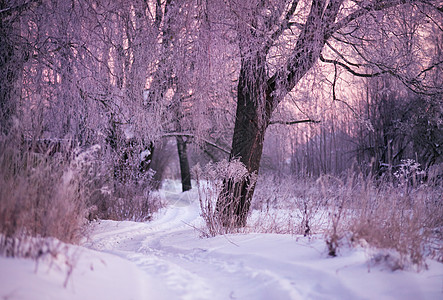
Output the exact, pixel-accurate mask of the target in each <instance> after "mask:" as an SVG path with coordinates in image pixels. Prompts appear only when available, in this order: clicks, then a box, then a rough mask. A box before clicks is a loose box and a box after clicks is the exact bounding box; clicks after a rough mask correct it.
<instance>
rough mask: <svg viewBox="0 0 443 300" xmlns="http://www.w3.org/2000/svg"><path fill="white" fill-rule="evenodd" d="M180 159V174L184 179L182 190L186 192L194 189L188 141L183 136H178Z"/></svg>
mask: <svg viewBox="0 0 443 300" xmlns="http://www.w3.org/2000/svg"><path fill="white" fill-rule="evenodd" d="M177 150H178V160H179V162H180V174H181V179H182V191H183V192H186V191H189V190H190V189H192V185H191V170H190V168H189V160H188V153H187V150H186V141H185V140H184V139H183V137H182V136H177Z"/></svg>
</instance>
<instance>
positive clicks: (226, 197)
mask: <svg viewBox="0 0 443 300" xmlns="http://www.w3.org/2000/svg"><path fill="white" fill-rule="evenodd" d="M226 6H227V7H226V10H227V11H229V13H231V15H232V16H234V17H235V20H236V22H233V27H234V30H235V34H236V38H237V40H238V46H239V52H240V71H239V77H238V86H237V112H236V119H235V129H234V134H233V140H232V150H231V154H230V158H231V160H232V159H239V160H240V161H241V162H242V163H243V164H244V165H245V166H246V168H247V170H248V172H249V174H250V175H252V174H254V173H257V172H258V170H259V166H260V159H261V155H262V150H263V141H264V136H265V133H266V129H267V127H268V125H269V123H270V120H271V116H272V113H273V112H274V110H275V109H276V107H277V106H278V105H279V103H281V102H282V101H283V99H284V98H285V97H286V96H287V95H288V94H289V93H291V92H293V91H294V90H296V85H297V84H298V83H299V81H300V80H301V79H302V78H303V77H304V76H305V75H306V74H307V73H308V72H309V71H310V70H311V69H312V68H313V67H314V65H316V64H317V63H319V61H321V62H323V63H326V64H331V65H332V66H334V68H336V69H337V68H344V69H345V70H346V71H347V72H348V73H349V74H351V75H353V76H362V77H365V76H376V75H378V74H384V73H387V74H391V75H392V76H395V77H396V78H398V79H400V80H401V81H402V82H403V83H404V84H405V85H407V86H408V87H409V88H410V89H411V90H414V91H416V92H421V93H441V89H438V87H433V86H427V83H428V82H427V80H426V78H425V77H426V73H428V72H429V73H431V72H432V71H435V70H433V69H435V66H436V65H438V64H441V61H438V62H431V63H427V64H426V63H424V64H422V65H415V67H416V68H413V67H412V65H411V64H408V65H402V64H399V63H398V62H399V61H401V62H402V63H405V61H407V58H408V55H407V54H408V50H407V49H405V48H404V47H405V45H406V44H407V43H403V44H402V42H403V41H399V42H400V43H395V42H393V43H392V45H389V46H390V47H391V49H390V50H391V51H392V52H394V53H395V55H401V56H402V58H405V59H403V60H399V59H395V60H389V59H387V57H386V56H385V57H383V56H382V55H377V52H378V51H380V49H381V47H380V46H387V45H388V44H383V42H385V41H384V40H383V38H384V39H386V36H387V35H388V36H395V34H396V33H397V32H395V30H396V29H397V28H398V27H397V26H395V27H394V26H388V25H390V24H397V23H398V22H399V21H398V20H399V18H400V17H401V16H402V15H401V14H400V15H399V14H397V12H405V13H407V12H409V11H414V12H416V11H420V10H426V11H429V10H431V11H432V12H433V13H432V14H433V15H435V19H434V18H433V19H432V20H433V21H434V22H437V24H439V23H440V22H441V10H442V7H439V6H438V3H437V2H432V1H414V0H383V1H352V2H350V1H349V2H347V1H343V0H331V1H323V0H312V1H297V0H294V1H292V0H291V1H253V0H251V1H234V0H232V1H226ZM414 16H416V14H414ZM420 16H421V17H420V18H418V17H417V18H418V19H417V18H416V19H414V22H427V21H429V19H427V16H426V13H423V14H420ZM234 17H233V18H234ZM429 18H431V17H429ZM380 20H382V21H383V22H382V24H381V25H378V21H380ZM400 21H402V20H400ZM440 28H441V27H440ZM422 29H423V30H426V28H425V27H422ZM410 42H413V43H420V42H421V41H417V40H415V41H410ZM378 43H382V44H381V45H380V44H378ZM396 47H399V48H396ZM396 50H399V51H396ZM418 50H419V49H418ZM388 51H389V49H386V51H385V52H388ZM328 56H333V58H332V59H331V58H328ZM391 56H392V55H391ZM409 58H410V55H409ZM403 67H405V68H403ZM359 68H360V69H363V68H364V69H365V70H366V71H368V72H367V73H365V72H361V71H359V70H358V69H359ZM335 86H336V80H334V81H333V85H332V87H333V89H334V88H335ZM440 88H441V87H440ZM333 95H334V98H335V97H336V96H335V92H334V90H333ZM337 100H339V99H337ZM253 178H254V177H253V176H249V177H246V178H245V179H243V180H242V181H240V182H235V181H234V180H233V179H231V178H227V179H226V180H225V184H224V190H223V191H222V193H221V195H220V197H219V199H218V202H217V211H218V213H219V214H220V216H221V219H222V220H224V221H223V222H224V225H225V226H232V225H233V224H234V226H244V225H245V224H246V218H247V214H248V211H249V206H250V202H251V198H252V195H253V192H254V187H255V181H254V179H253Z"/></svg>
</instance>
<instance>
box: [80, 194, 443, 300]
mask: <svg viewBox="0 0 443 300" xmlns="http://www.w3.org/2000/svg"><path fill="white" fill-rule="evenodd" d="M169 198H170V199H169V201H170V202H171V205H170V206H168V207H167V208H166V209H164V210H163V211H162V212H160V213H159V214H158V215H157V216H156V218H155V220H154V221H152V222H148V223H135V222H112V221H102V222H101V223H100V224H98V225H97V227H96V228H95V230H94V233H93V234H92V236H91V239H90V241H89V242H88V243H87V245H86V246H87V247H88V248H91V249H94V250H98V251H101V252H107V253H110V254H113V255H117V256H119V257H122V258H124V259H126V260H129V261H131V262H133V263H134V264H135V265H136V266H137V267H138V268H139V269H140V270H142V271H143V272H145V273H146V274H148V275H149V276H151V277H147V278H152V277H155V279H156V281H157V283H156V286H155V290H153V291H151V292H152V293H150V294H151V295H152V297H148V299H438V298H439V297H441V296H443V269H442V267H441V264H438V263H436V264H435V267H434V265H433V268H434V269H433V272H432V273H429V271H428V274H427V275H426V276H421V275H420V274H417V273H414V272H391V271H387V270H380V268H375V269H373V270H371V271H370V272H368V266H367V264H366V261H367V260H368V257H367V254H365V252H364V251H349V253H348V254H346V255H344V256H342V257H338V258H334V259H332V258H327V256H326V254H325V246H324V243H323V242H322V241H321V240H313V241H309V240H307V239H305V238H302V237H299V238H297V237H292V236H288V235H275V234H248V235H230V236H229V237H224V236H219V237H215V238H210V239H201V238H199V233H198V232H197V231H196V230H195V229H193V228H192V227H190V226H189V225H198V224H200V222H201V219H200V218H199V209H198V207H197V205H196V204H195V203H189V202H188V201H187V200H184V199H180V198H178V197H175V198H174V197H169ZM405 288H406V289H405ZM148 294H149V293H148ZM434 297H435V298H434Z"/></svg>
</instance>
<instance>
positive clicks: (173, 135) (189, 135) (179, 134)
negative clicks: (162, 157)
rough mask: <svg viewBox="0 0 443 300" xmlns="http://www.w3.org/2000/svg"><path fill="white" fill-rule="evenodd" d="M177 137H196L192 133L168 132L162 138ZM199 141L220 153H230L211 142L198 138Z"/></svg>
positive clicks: (228, 150)
mask: <svg viewBox="0 0 443 300" xmlns="http://www.w3.org/2000/svg"><path fill="white" fill-rule="evenodd" d="M177 136H185V137H190V138H195V137H196V136H195V134H193V133H186V132H169V133H165V134H163V135H162V137H165V138H166V137H177ZM199 139H201V140H202V141H203V142H205V143H206V144H208V145H209V146H212V147H214V148H216V149H218V150H220V151H222V152H224V153H226V154H229V153H231V150H230V149H225V148H224V147H222V146H219V145H217V144H216V143H214V142H211V141H209V140H207V139H203V138H199Z"/></svg>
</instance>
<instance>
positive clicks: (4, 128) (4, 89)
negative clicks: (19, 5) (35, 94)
mask: <svg viewBox="0 0 443 300" xmlns="http://www.w3.org/2000/svg"><path fill="white" fill-rule="evenodd" d="M6 8H7V4H6V2H4V1H0V10H2V9H6ZM6 14H8V13H6ZM3 17H4V16H2V17H1V18H0V57H1V59H0V134H1V133H3V134H8V133H9V131H10V128H11V127H12V119H13V116H14V115H15V114H16V108H17V103H16V102H17V100H18V99H17V98H18V97H17V96H18V92H19V91H18V90H17V87H16V83H17V80H18V78H19V75H20V74H19V73H20V70H21V68H22V65H23V60H22V58H21V57H19V55H20V54H21V53H20V51H18V50H17V49H16V48H17V47H16V46H17V45H15V35H16V34H17V32H16V31H17V27H19V26H17V25H16V24H12V23H11V21H8V20H7V19H6V18H5V19H3Z"/></svg>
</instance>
